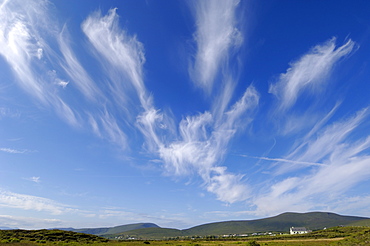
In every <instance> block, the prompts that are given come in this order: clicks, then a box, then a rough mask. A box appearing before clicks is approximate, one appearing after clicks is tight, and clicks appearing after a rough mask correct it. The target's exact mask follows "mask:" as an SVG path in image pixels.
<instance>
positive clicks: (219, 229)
mask: <svg viewBox="0 0 370 246" xmlns="http://www.w3.org/2000/svg"><path fill="white" fill-rule="evenodd" d="M362 220H364V221H365V220H369V218H368V217H359V216H349V215H339V214H336V213H331V212H308V213H295V212H286V213H282V214H279V215H276V216H272V217H268V218H261V219H255V220H231V221H221V222H211V223H206V224H201V225H197V226H193V227H190V228H188V229H182V230H180V229H175V228H162V227H159V226H158V225H156V224H154V223H136V224H128V225H122V226H115V227H104V228H82V229H73V230H72V231H74V232H82V233H87V234H93V235H98V236H103V237H106V238H119V237H124V236H128V235H129V236H133V237H141V238H146V239H160V238H163V237H181V236H193V235H199V236H207V235H228V234H245V233H253V232H266V231H274V232H288V231H289V228H290V227H292V226H295V227H307V228H309V229H311V230H317V229H323V228H325V227H327V228H329V227H334V226H341V225H350V224H353V223H359V222H361V221H362Z"/></svg>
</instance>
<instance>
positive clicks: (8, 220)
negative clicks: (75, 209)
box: [0, 215, 63, 229]
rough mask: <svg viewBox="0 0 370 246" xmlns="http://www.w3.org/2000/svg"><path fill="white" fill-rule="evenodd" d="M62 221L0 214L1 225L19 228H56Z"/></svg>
mask: <svg viewBox="0 0 370 246" xmlns="http://www.w3.org/2000/svg"><path fill="white" fill-rule="evenodd" d="M62 223H63V222H62V221H61V220H58V219H40V218H32V217H20V216H11V215H0V224H1V225H2V226H3V227H8V228H13V229H14V228H19V229H38V228H40V229H45V228H56V227H60V226H61V225H62Z"/></svg>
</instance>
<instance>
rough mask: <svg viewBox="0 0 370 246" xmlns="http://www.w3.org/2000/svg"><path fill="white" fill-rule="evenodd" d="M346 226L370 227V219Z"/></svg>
mask: <svg viewBox="0 0 370 246" xmlns="http://www.w3.org/2000/svg"><path fill="white" fill-rule="evenodd" d="M348 226H370V219H366V220H359V221H356V222H352V223H350V224H349V225H348Z"/></svg>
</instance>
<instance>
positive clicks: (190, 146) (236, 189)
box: [138, 86, 259, 203]
mask: <svg viewBox="0 0 370 246" xmlns="http://www.w3.org/2000/svg"><path fill="white" fill-rule="evenodd" d="M258 100H259V95H258V93H257V92H256V90H255V89H254V88H253V87H252V86H251V87H249V88H248V89H247V90H246V91H245V93H244V95H243V96H242V97H241V98H240V100H239V101H237V102H236V103H235V104H234V105H233V106H231V107H230V110H229V111H227V112H225V113H223V115H222V117H220V118H219V119H214V118H213V115H212V114H211V113H210V112H204V113H202V114H199V115H196V116H188V117H186V118H184V119H183V120H182V121H181V122H180V124H179V129H178V130H179V134H180V135H179V136H177V137H176V138H175V139H176V140H175V141H162V139H161V138H160V137H159V135H158V134H157V131H156V130H157V126H158V125H159V124H160V123H161V121H162V120H163V115H161V114H159V113H158V111H155V110H152V111H150V112H145V114H143V115H141V116H140V117H139V118H138V124H139V127H140V129H141V131H142V132H143V134H144V136H146V138H147V144H148V146H150V149H151V150H152V151H155V152H156V153H158V154H159V156H160V157H161V159H162V160H163V161H164V167H165V170H166V171H167V172H168V173H169V174H175V175H191V174H198V175H199V176H200V177H201V178H202V179H203V181H204V184H205V187H206V189H207V190H208V191H209V192H212V193H214V194H216V196H217V198H218V199H219V200H221V201H224V202H228V203H233V202H236V201H242V200H245V199H246V197H247V194H248V189H247V187H246V186H245V185H243V184H242V182H241V178H242V176H240V175H235V174H232V173H229V172H227V170H226V167H223V166H219V165H220V164H221V163H222V161H223V158H224V156H225V154H226V153H227V149H228V145H229V142H230V140H231V139H232V138H233V136H234V135H235V134H236V132H237V131H239V130H241V129H242V128H243V127H246V126H247V125H248V124H249V123H250V122H251V120H252V115H253V111H254V110H255V109H256V107H257V105H258ZM241 122H242V123H243V124H241Z"/></svg>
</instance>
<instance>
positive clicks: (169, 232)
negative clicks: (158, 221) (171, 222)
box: [103, 227, 184, 239]
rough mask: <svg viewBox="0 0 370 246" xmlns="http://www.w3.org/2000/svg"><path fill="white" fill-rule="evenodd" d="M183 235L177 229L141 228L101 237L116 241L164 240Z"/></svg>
mask: <svg viewBox="0 0 370 246" xmlns="http://www.w3.org/2000/svg"><path fill="white" fill-rule="evenodd" d="M183 235H184V233H183V231H181V230H178V229H170V228H154V227H153V228H143V229H137V230H132V231H125V232H122V233H117V234H110V235H103V236H104V237H105V238H108V239H116V238H119V237H122V238H124V239H125V238H128V237H130V238H140V239H164V238H170V237H179V236H183Z"/></svg>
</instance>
